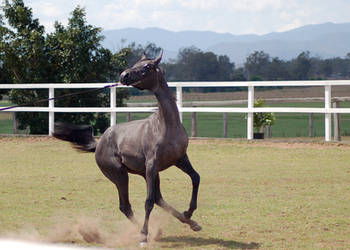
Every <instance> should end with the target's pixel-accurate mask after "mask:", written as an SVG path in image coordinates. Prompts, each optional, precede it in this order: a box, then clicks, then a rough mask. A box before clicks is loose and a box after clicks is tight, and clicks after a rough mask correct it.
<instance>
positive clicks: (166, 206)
mask: <svg viewBox="0 0 350 250" xmlns="http://www.w3.org/2000/svg"><path fill="white" fill-rule="evenodd" d="M155 202H156V204H157V205H158V206H160V207H161V208H163V209H164V210H165V211H167V212H168V213H171V214H172V215H173V216H174V217H175V218H177V219H178V220H179V221H181V222H182V223H186V224H188V225H189V226H190V227H191V229H192V230H194V231H200V230H201V229H202V228H201V226H199V225H198V223H197V222H195V221H194V220H191V219H190V218H187V217H185V215H184V214H182V213H180V212H178V211H177V210H176V209H175V208H173V207H172V206H170V205H169V204H168V203H167V202H166V201H165V200H164V199H163V197H162V193H161V191H160V180H159V175H157V177H156V200H155Z"/></svg>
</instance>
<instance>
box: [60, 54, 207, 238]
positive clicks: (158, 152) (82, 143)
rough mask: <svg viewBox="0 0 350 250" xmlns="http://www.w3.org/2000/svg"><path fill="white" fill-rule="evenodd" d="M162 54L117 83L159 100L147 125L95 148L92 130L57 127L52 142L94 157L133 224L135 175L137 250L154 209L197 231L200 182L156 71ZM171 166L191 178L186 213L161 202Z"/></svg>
mask: <svg viewBox="0 0 350 250" xmlns="http://www.w3.org/2000/svg"><path fill="white" fill-rule="evenodd" d="M161 58H162V54H160V55H159V56H158V57H157V58H156V59H154V60H152V59H147V58H146V57H145V56H143V57H142V58H141V59H140V60H139V61H138V62H137V63H136V64H135V65H134V66H133V67H132V68H130V69H127V70H125V71H124V72H123V73H122V74H121V75H120V82H121V83H122V84H124V85H130V86H133V87H135V88H137V89H141V90H144V89H147V90H150V91H152V92H153V93H154V95H155V96H156V97H157V100H158V104H159V105H158V111H157V112H155V113H153V114H152V115H151V116H149V117H148V118H147V119H144V120H136V121H132V122H127V123H122V124H118V125H115V126H112V127H110V128H108V129H107V130H106V131H105V132H104V134H103V135H102V137H101V139H100V140H99V141H98V142H96V141H95V139H94V138H93V136H92V128H91V127H90V126H77V125H66V124H62V123H61V124H56V127H55V133H54V136H55V137H56V138H59V139H62V140H66V141H70V142H72V143H73V144H74V146H75V147H76V148H77V149H79V150H81V151H85V152H95V158H96V162H97V164H98V166H99V167H100V169H101V171H102V172H103V174H104V175H105V176H106V177H107V178H108V179H109V180H111V181H112V182H113V183H114V184H115V185H116V186H117V188H118V192H119V203H120V210H121V211H122V212H123V213H124V214H125V215H126V217H127V218H129V219H130V220H131V221H132V222H134V223H136V220H135V218H134V213H133V211H132V209H131V205H130V202H129V193H128V192H129V191H128V184H129V176H128V174H129V173H132V174H138V175H141V176H143V177H144V178H145V180H146V183H147V198H146V203H145V212H146V214H145V221H144V225H143V227H142V230H141V235H142V239H141V245H144V244H146V243H147V234H148V220H149V216H150V213H151V211H152V209H153V206H154V203H155V204H157V205H159V206H160V207H162V208H164V209H165V210H166V211H168V212H170V213H171V214H172V215H173V216H175V217H176V218H177V219H179V220H180V221H181V222H183V223H186V224H188V225H189V226H190V227H191V229H192V230H194V231H199V230H201V227H200V226H199V225H198V224H197V223H196V222H195V221H193V220H191V217H192V214H193V212H194V210H195V209H196V208H197V195H198V187H199V181H200V177H199V175H198V173H197V172H196V171H195V170H194V169H193V168H192V165H191V163H190V161H189V159H188V156H187V154H186V150H187V145H188V137H187V134H186V131H185V129H184V127H183V125H182V123H181V122H180V117H179V112H178V109H177V106H176V103H175V99H174V97H173V96H172V94H171V91H170V89H169V87H168V85H167V83H166V81H165V79H164V76H163V73H162V71H161V70H160V69H159V67H158V65H159V62H160V61H161ZM172 165H175V166H177V167H178V168H179V169H181V170H182V171H184V172H185V173H186V174H188V175H189V176H190V177H191V180H192V186H193V189H192V197H191V202H190V207H189V209H188V211H185V212H184V213H179V212H178V211H177V210H176V209H174V208H173V207H171V206H170V205H169V204H167V203H166V202H165V201H164V199H163V198H162V194H161V192H160V187H159V172H160V171H163V170H165V169H167V168H168V167H170V166H172Z"/></svg>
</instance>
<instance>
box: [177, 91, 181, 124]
mask: <svg viewBox="0 0 350 250" xmlns="http://www.w3.org/2000/svg"><path fill="white" fill-rule="evenodd" d="M176 105H177V109H178V110H179V115H180V121H181V122H182V86H181V85H177V86H176Z"/></svg>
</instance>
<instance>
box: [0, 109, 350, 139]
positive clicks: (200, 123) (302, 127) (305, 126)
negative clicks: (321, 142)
mask: <svg viewBox="0 0 350 250" xmlns="http://www.w3.org/2000/svg"><path fill="white" fill-rule="evenodd" d="M6 105H10V104H9V103H4V102H0V106H6ZM322 105H324V104H323V103H282V104H270V105H269V106H271V107H273V106H279V107H282V106H283V107H322ZM340 107H342V108H349V107H350V102H342V103H341V106H340ZM148 115H150V114H149V113H133V114H132V119H142V118H145V117H147V116H148ZM275 115H276V123H275V124H274V125H273V126H272V137H306V136H308V135H309V114H281V113H279V114H275ZM12 119H13V117H12V114H11V113H8V112H0V134H12V133H13V120H12ZM227 119H228V125H227V126H228V129H227V130H228V132H227V133H228V137H229V138H246V137H247V121H246V114H235V113H229V114H228V115H227ZM117 122H118V123H121V122H126V114H125V113H119V114H117ZM183 123H184V126H185V128H186V130H187V132H188V134H190V131H191V113H183ZM197 131H198V132H197V136H198V137H212V138H221V137H223V136H224V132H223V131H224V129H223V114H222V113H198V114H197ZM20 133H23V131H20ZM341 135H342V136H348V135H350V115H349V114H342V115H341ZM313 136H315V137H319V136H324V115H323V114H314V131H313Z"/></svg>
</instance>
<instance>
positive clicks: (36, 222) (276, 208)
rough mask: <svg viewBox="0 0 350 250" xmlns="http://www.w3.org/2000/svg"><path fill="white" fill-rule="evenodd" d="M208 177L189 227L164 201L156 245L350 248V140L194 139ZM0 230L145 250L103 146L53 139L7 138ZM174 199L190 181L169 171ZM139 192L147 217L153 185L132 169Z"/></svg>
mask: <svg viewBox="0 0 350 250" xmlns="http://www.w3.org/2000/svg"><path fill="white" fill-rule="evenodd" d="M188 153H189V156H190V159H191V161H192V163H193V165H194V167H195V168H196V169H197V170H198V172H199V173H200V175H201V186H200V193H199V200H198V210H197V211H196V212H195V214H194V216H193V219H194V220H196V221H197V222H198V223H199V224H200V225H201V226H202V227H203V230H202V231H201V232H198V233H196V232H192V231H191V230H190V229H189V228H188V227H187V226H186V225H183V224H181V223H179V222H178V221H176V220H175V219H173V218H171V217H170V216H168V215H167V214H166V213H165V212H163V211H162V210H161V209H160V208H158V207H155V209H154V210H153V213H152V216H151V228H152V230H153V231H155V230H156V228H158V227H159V226H160V225H161V227H162V229H163V235H162V237H161V239H160V241H159V242H154V241H152V243H151V247H152V248H153V249H163V248H164V249H241V248H260V249H349V248H350V238H349V235H350V196H349V195H348V194H349V192H350V170H349V164H348V163H349V162H350V147H349V146H347V145H341V144H329V143H279V142H275V141H271V140H264V142H246V141H237V140H236V141H232V140H226V141H218V140H194V141H191V143H190V146H189V150H188ZM0 162H1V164H0V235H1V236H2V237H6V236H12V237H16V238H22V239H23V238H24V239H35V240H44V241H50V242H66V243H67V242H68V243H72V242H73V243H75V244H83V245H89V246H91V245H94V243H91V244H88V243H86V242H84V240H83V239H82V236H81V235H80V234H79V231H81V230H88V231H90V232H93V233H94V234H95V235H96V234H99V235H100V238H101V239H102V240H101V242H103V243H100V244H97V245H102V246H109V247H111V246H113V247H120V248H123V249H136V248H137V239H136V237H135V235H138V233H137V231H138V229H135V228H133V227H132V226H131V225H130V223H129V222H128V221H127V219H125V217H124V215H122V213H121V212H120V211H119V210H118V202H117V192H116V190H115V187H114V186H113V185H112V184H111V183H110V182H109V181H108V180H107V179H106V178H105V177H104V176H103V175H102V174H101V173H100V171H99V169H98V167H97V166H96V164H95V161H94V156H93V154H81V153H78V152H76V151H74V150H73V149H72V148H71V147H70V145H69V144H67V143H64V142H61V141H57V140H55V139H50V138H45V137H44V138H0ZM161 188H162V192H163V196H164V198H165V199H166V200H167V201H168V202H169V203H170V204H172V205H174V206H175V207H176V208H178V209H179V210H180V211H183V210H185V209H187V208H188V202H189V199H190V190H191V183H190V179H189V178H188V177H187V176H185V175H184V174H183V173H182V172H181V171H179V170H178V169H176V168H170V169H168V170H166V171H164V172H162V173H161ZM130 199H131V203H132V205H133V208H134V211H135V213H136V216H137V218H139V220H140V221H142V218H143V216H144V200H145V184H144V181H143V179H142V178H140V177H138V176H134V175H132V176H131V177H130Z"/></svg>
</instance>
